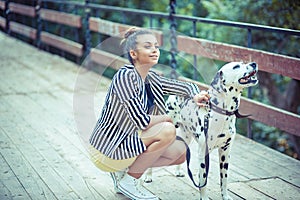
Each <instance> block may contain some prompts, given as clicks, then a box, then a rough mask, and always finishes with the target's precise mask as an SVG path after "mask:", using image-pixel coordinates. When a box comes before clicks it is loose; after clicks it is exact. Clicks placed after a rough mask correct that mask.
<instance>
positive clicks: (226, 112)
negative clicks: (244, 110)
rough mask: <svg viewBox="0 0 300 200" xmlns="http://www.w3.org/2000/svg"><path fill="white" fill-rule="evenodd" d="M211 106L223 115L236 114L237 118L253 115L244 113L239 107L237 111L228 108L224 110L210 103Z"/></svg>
mask: <svg viewBox="0 0 300 200" xmlns="http://www.w3.org/2000/svg"><path fill="white" fill-rule="evenodd" d="M210 108H211V109H212V110H213V111H215V112H217V113H219V114H222V115H227V116H231V115H235V116H236V117H237V118H245V117H249V116H251V115H242V114H240V113H239V109H236V110H235V111H231V112H230V111H227V110H224V109H222V108H219V107H218V106H216V105H213V104H212V103H210Z"/></svg>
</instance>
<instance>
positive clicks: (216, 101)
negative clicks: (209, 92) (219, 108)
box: [211, 98, 219, 105]
mask: <svg viewBox="0 0 300 200" xmlns="http://www.w3.org/2000/svg"><path fill="white" fill-rule="evenodd" d="M211 102H213V103H214V104H215V105H218V104H219V101H218V99H217V98H213V99H212V100H211Z"/></svg>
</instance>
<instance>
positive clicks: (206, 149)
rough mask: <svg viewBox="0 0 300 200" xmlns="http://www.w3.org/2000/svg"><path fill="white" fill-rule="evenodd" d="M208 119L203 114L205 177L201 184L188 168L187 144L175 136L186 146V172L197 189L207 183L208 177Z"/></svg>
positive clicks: (189, 157) (189, 158) (188, 150)
mask: <svg viewBox="0 0 300 200" xmlns="http://www.w3.org/2000/svg"><path fill="white" fill-rule="evenodd" d="M208 122H209V119H208V115H205V118H204V135H205V173H206V177H205V182H204V183H203V185H200V184H196V182H195V180H194V177H193V174H192V171H191V169H190V162H191V150H190V148H189V146H188V144H187V143H186V142H185V141H184V140H183V139H182V138H181V137H179V136H176V139H177V140H180V141H182V142H184V144H185V146H186V166H187V172H188V175H189V177H190V179H191V181H192V182H193V184H194V186H195V187H197V188H198V189H199V190H200V189H201V188H203V187H204V186H206V184H207V177H208V171H209V152H208V145H207V132H208V124H209V123H208Z"/></svg>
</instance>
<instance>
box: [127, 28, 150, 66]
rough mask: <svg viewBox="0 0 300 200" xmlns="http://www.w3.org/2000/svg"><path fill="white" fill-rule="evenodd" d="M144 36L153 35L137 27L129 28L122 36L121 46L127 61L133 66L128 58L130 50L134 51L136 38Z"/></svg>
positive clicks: (131, 60)
mask: <svg viewBox="0 0 300 200" xmlns="http://www.w3.org/2000/svg"><path fill="white" fill-rule="evenodd" d="M145 34H151V35H153V33H152V32H151V31H150V30H147V29H142V28H137V27H132V28H129V29H128V30H127V31H126V32H125V34H124V39H123V40H122V41H121V45H123V48H124V54H125V55H127V57H128V60H129V62H130V63H131V64H133V59H132V58H131V56H130V50H136V45H137V41H136V38H137V36H139V35H145Z"/></svg>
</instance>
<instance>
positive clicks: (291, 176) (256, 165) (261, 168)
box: [231, 135, 300, 186]
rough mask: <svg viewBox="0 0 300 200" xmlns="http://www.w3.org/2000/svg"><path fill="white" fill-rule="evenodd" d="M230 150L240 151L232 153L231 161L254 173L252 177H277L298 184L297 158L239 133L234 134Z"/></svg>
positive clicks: (299, 175)
mask: <svg viewBox="0 0 300 200" xmlns="http://www.w3.org/2000/svg"><path fill="white" fill-rule="evenodd" d="M232 151H233V152H242V154H241V155H240V156H238V157H236V156H235V154H234V153H232V157H231V160H232V163H234V164H236V165H238V166H243V168H245V169H246V170H247V171H251V172H252V173H254V174H256V175H257V176H256V178H252V179H258V178H270V177H278V178H281V179H284V180H286V181H288V182H289V183H291V184H294V185H297V186H300V171H299V169H300V161H299V160H296V159H294V158H292V157H289V156H287V155H284V154H282V153H280V152H279V151H276V150H274V149H271V148H268V147H266V146H264V145H263V144H259V143H257V142H255V141H253V140H251V139H249V138H245V137H242V136H240V135H236V138H235V142H234V144H233V147H232ZM266 166H268V167H266Z"/></svg>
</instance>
